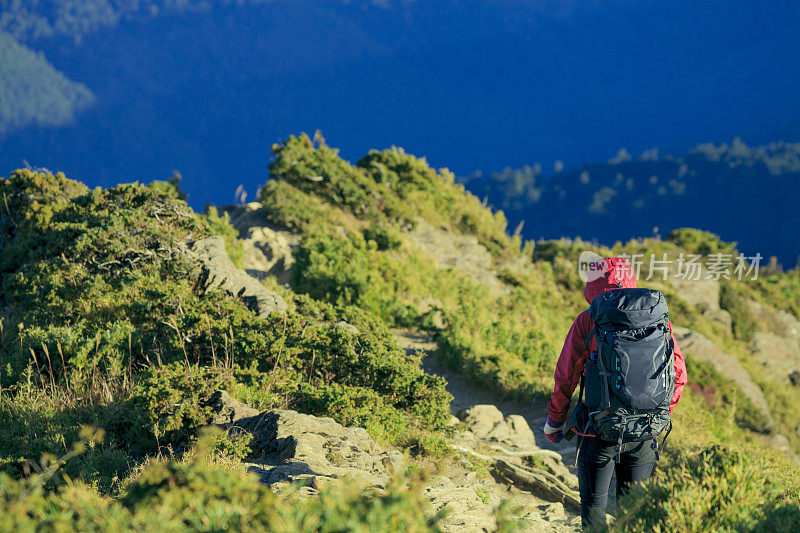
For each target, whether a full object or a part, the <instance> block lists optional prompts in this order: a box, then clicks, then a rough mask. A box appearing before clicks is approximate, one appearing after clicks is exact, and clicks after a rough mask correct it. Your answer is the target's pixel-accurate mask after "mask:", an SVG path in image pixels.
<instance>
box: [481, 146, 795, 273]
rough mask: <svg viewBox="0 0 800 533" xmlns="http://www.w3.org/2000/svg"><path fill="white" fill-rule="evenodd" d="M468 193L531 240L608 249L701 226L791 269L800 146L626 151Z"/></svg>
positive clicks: (495, 177)
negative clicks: (577, 241)
mask: <svg viewBox="0 0 800 533" xmlns="http://www.w3.org/2000/svg"><path fill="white" fill-rule="evenodd" d="M465 184H466V186H467V188H468V189H469V190H470V191H472V192H473V193H474V194H476V195H477V196H479V197H481V198H486V199H487V201H488V203H489V204H491V205H492V206H494V207H496V208H498V209H502V210H503V211H504V212H505V213H506V216H507V217H508V219H509V221H510V222H511V223H512V224H518V223H519V222H520V221H523V220H524V221H525V222H524V226H523V230H522V233H523V234H524V235H525V236H527V237H528V238H540V237H544V238H556V237H561V236H569V237H574V236H583V237H589V238H593V239H597V240H598V241H599V242H601V243H607V244H611V243H613V242H614V241H617V240H622V241H625V240H627V239H630V238H632V237H634V236H641V235H653V234H656V235H666V234H667V233H669V231H671V230H673V229H675V228H678V227H680V226H692V227H699V228H704V229H707V230H709V231H713V232H716V233H719V234H720V235H722V236H723V238H724V239H727V240H731V241H738V242H739V243H740V249H742V250H744V251H747V252H748V253H751V254H755V253H756V252H760V253H761V254H762V255H764V256H765V260H766V257H768V256H773V255H774V256H777V258H778V260H779V261H781V262H782V263H783V265H784V266H785V267H787V268H791V267H794V266H795V265H796V263H797V261H798V254H800V245H798V241H797V237H796V234H797V228H798V227H800V211H798V209H797V203H798V200H800V144H790V143H774V144H771V145H768V146H758V147H749V146H747V145H746V144H745V143H744V142H742V141H741V140H739V139H735V140H734V141H733V142H732V143H731V144H730V145H728V144H722V145H713V144H703V145H699V146H697V147H696V148H695V149H694V150H692V151H691V152H690V153H689V154H688V155H687V156H685V157H683V158H678V157H673V156H663V157H661V156H659V155H658V153H657V152H656V151H648V152H645V153H643V154H642V155H641V156H639V157H636V158H632V157H631V156H630V155H629V154H628V153H627V152H626V151H625V150H624V149H623V150H620V153H619V154H618V155H617V157H615V158H614V159H612V160H610V161H608V162H607V163H591V164H585V165H583V166H582V167H580V168H578V169H575V170H569V171H562V172H559V173H556V174H555V175H554V176H552V177H551V178H543V176H542V172H541V168H540V167H539V166H529V167H523V168H520V169H505V170H503V171H502V172H495V173H491V174H489V175H487V176H482V175H480V174H475V175H473V176H471V177H469V178H467V179H466V180H465Z"/></svg>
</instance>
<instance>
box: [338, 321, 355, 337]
mask: <svg viewBox="0 0 800 533" xmlns="http://www.w3.org/2000/svg"><path fill="white" fill-rule="evenodd" d="M336 327H337V328H339V329H343V330H345V331H347V332H349V333H353V334H354V335H358V334H359V333H360V332H359V331H358V328H357V327H355V326H354V325H353V324H350V323H348V322H345V321H344V320H340V321H339V322H337V323H336Z"/></svg>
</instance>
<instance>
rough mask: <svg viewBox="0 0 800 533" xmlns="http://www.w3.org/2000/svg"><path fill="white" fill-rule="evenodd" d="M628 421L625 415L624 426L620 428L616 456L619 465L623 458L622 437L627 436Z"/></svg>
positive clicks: (615, 460)
mask: <svg viewBox="0 0 800 533" xmlns="http://www.w3.org/2000/svg"><path fill="white" fill-rule="evenodd" d="M627 421H628V417H627V416H625V415H623V416H622V425H621V426H620V427H619V438H618V439H617V453H616V455H615V456H614V462H615V463H619V461H620V458H621V456H622V437H623V435H624V434H625V424H626V423H627Z"/></svg>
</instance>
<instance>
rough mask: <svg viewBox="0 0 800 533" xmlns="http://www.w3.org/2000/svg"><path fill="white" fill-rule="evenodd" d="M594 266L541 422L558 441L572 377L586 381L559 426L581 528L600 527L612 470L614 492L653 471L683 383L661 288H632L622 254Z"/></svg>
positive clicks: (680, 358) (683, 371)
mask: <svg viewBox="0 0 800 533" xmlns="http://www.w3.org/2000/svg"><path fill="white" fill-rule="evenodd" d="M600 266H601V269H600V270H601V272H602V276H601V277H598V278H597V279H590V280H589V281H587V283H586V289H585V290H584V296H585V298H586V301H587V302H588V303H589V304H591V307H590V308H588V309H586V310H584V311H583V312H581V313H580V314H579V315H578V317H577V318H576V319H575V322H574V323H573V324H572V327H571V328H570V329H569V333H568V334H567V338H566V340H565V342H564V348H563V349H562V350H561V355H560V356H559V358H558V364H557V366H556V371H555V387H554V389H553V394H552V397H551V399H550V403H549V404H548V406H547V409H548V417H547V423H546V424H545V426H544V433H545V436H546V437H547V439H548V440H549V441H550V442H553V443H555V444H558V443H559V442H561V440H562V439H563V438H564V434H565V426H566V421H567V412H568V410H569V406H570V399H571V397H572V393H573V392H574V391H575V388H576V387H577V386H578V383H579V382H580V383H581V393H583V392H584V386H583V385H584V379H585V381H586V390H585V392H586V399H585V400H584V399H583V398H581V400H583V401H582V403H581V404H579V405H578V407H577V408H576V413H574V415H573V419H572V420H571V421H570V425H571V426H572V427H570V428H569V429H566V431H569V432H573V433H575V434H576V435H578V439H580V441H579V447H578V457H577V465H578V484H579V488H580V497H581V521H582V523H583V526H584V527H589V526H602V525H604V524H605V515H606V506H607V503H608V491H609V486H610V484H611V476H612V474H613V473H614V472H616V474H617V497H619V496H620V495H621V494H622V492H623V491H624V490H625V489H626V488H627V487H628V486H629V485H630V484H631V483H633V482H637V481H644V480H646V479H647V478H649V477H650V475H651V474H652V473H653V468H654V466H655V462H656V460H657V458H658V440H657V438H656V437H657V436H658V434H659V433H661V432H662V431H663V430H664V429H665V428H666V426H667V425H668V424H669V423H670V422H669V415H670V414H671V413H672V410H673V409H674V408H675V405H676V404H677V403H678V400H679V399H680V397H681V393H682V392H683V387H684V385H686V382H687V375H686V364H685V362H684V360H683V354H682V353H681V350H680V348H679V347H678V343H677V342H675V336H674V335H673V333H672V324H671V323H670V322H669V315H668V314H667V307H666V302H664V301H663V296H662V295H661V293H660V292H658V291H654V290H648V289H636V278H635V276H634V273H633V271H632V269H631V267H630V265H629V264H628V262H627V261H626V260H625V259H624V258H604V259H602V264H601V265H600ZM618 289H621V290H618ZM631 289H633V290H631ZM608 291H615V292H611V293H609V292H608ZM601 295H603V296H602V298H598V296H601ZM595 299H597V301H595ZM595 319H596V321H597V324H596V321H595ZM628 320H629V321H630V323H628V322H627V321H628ZM596 326H597V327H596ZM598 342H600V344H601V346H600V349H599V350H598ZM598 352H600V353H599V355H598ZM670 361H671V362H672V365H669V362H670ZM654 369H655V370H654ZM581 410H582V411H581ZM576 417H577V418H576Z"/></svg>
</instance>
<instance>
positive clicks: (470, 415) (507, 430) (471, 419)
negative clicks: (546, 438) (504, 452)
mask: <svg viewBox="0 0 800 533" xmlns="http://www.w3.org/2000/svg"><path fill="white" fill-rule="evenodd" d="M456 416H458V418H459V419H461V421H462V422H463V423H464V424H465V425H466V426H467V427H468V428H469V430H470V431H472V433H473V434H474V435H475V437H476V438H478V439H485V440H489V441H493V442H498V443H501V444H505V445H507V446H510V447H512V448H519V449H529V448H531V446H533V445H534V442H535V438H534V436H533V431H531V428H530V426H528V422H526V421H525V418H524V417H522V416H520V415H509V416H507V417H503V413H501V412H500V410H499V409H498V408H497V407H496V406H494V405H475V406H473V407H470V408H469V409H467V410H465V411H461V412H460V413H458V414H457V415H456Z"/></svg>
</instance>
